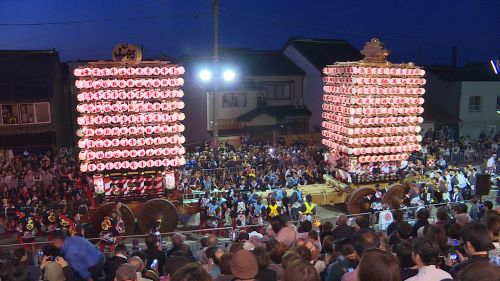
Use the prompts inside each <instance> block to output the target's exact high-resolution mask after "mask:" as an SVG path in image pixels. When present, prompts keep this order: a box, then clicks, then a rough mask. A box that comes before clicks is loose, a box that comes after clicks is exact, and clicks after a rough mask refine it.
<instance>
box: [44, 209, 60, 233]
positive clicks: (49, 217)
mask: <svg viewBox="0 0 500 281" xmlns="http://www.w3.org/2000/svg"><path fill="white" fill-rule="evenodd" d="M57 218H58V214H57V212H56V211H55V210H54V209H53V208H47V207H45V211H43V215H42V223H43V225H44V226H45V233H47V236H48V238H49V241H51V240H52V234H53V233H54V232H55V231H56V230H57Z"/></svg>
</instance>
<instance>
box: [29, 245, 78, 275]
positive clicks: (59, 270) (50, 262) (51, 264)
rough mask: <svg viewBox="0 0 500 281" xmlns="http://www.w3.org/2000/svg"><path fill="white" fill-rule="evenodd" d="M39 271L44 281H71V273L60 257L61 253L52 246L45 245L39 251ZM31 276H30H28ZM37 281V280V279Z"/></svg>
mask: <svg viewBox="0 0 500 281" xmlns="http://www.w3.org/2000/svg"><path fill="white" fill-rule="evenodd" d="M41 254H42V258H41V261H40V270H41V272H42V280H45V281H71V280H73V271H72V270H71V267H70V266H69V263H68V262H67V261H66V260H65V259H64V258H63V257H61V256H60V255H61V253H60V252H59V250H58V249H56V248H55V247H54V246H52V245H45V246H44V247H43V248H42V251H41ZM30 275H31V274H30ZM36 280H37V281H38V280H39V278H38V277H37V278H36Z"/></svg>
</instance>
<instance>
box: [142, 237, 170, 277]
mask: <svg viewBox="0 0 500 281" xmlns="http://www.w3.org/2000/svg"><path fill="white" fill-rule="evenodd" d="M145 243H146V251H145V253H146V256H147V259H146V260H147V263H146V268H147V269H151V264H152V263H153V261H155V260H156V264H157V269H158V273H159V274H160V276H162V275H163V274H164V273H165V271H164V267H165V261H166V258H167V257H166V255H165V253H164V252H163V251H162V250H161V249H162V247H161V244H160V243H159V242H158V237H157V236H156V235H154V234H150V235H148V236H146V239H145Z"/></svg>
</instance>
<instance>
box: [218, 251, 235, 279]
mask: <svg viewBox="0 0 500 281" xmlns="http://www.w3.org/2000/svg"><path fill="white" fill-rule="evenodd" d="M232 258H233V253H231V252H229V253H224V254H223V255H222V256H221V257H220V264H219V265H220V275H219V276H218V277H217V278H216V279H215V281H231V280H233V279H234V276H233V274H232V273H231V259H232Z"/></svg>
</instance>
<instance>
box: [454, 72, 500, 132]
mask: <svg viewBox="0 0 500 281" xmlns="http://www.w3.org/2000/svg"><path fill="white" fill-rule="evenodd" d="M472 96H481V110H480V111H470V110H469V100H470V97H472ZM497 96H500V82H496V81H477V82H476V81H464V82H462V92H461V96H460V116H459V118H460V119H461V120H462V124H461V127H460V135H461V136H467V135H469V136H470V137H472V138H477V137H478V136H479V134H480V133H481V131H487V132H489V131H490V129H491V128H494V130H495V132H497V131H498V130H499V129H500V115H498V114H497V113H496V106H497Z"/></svg>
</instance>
